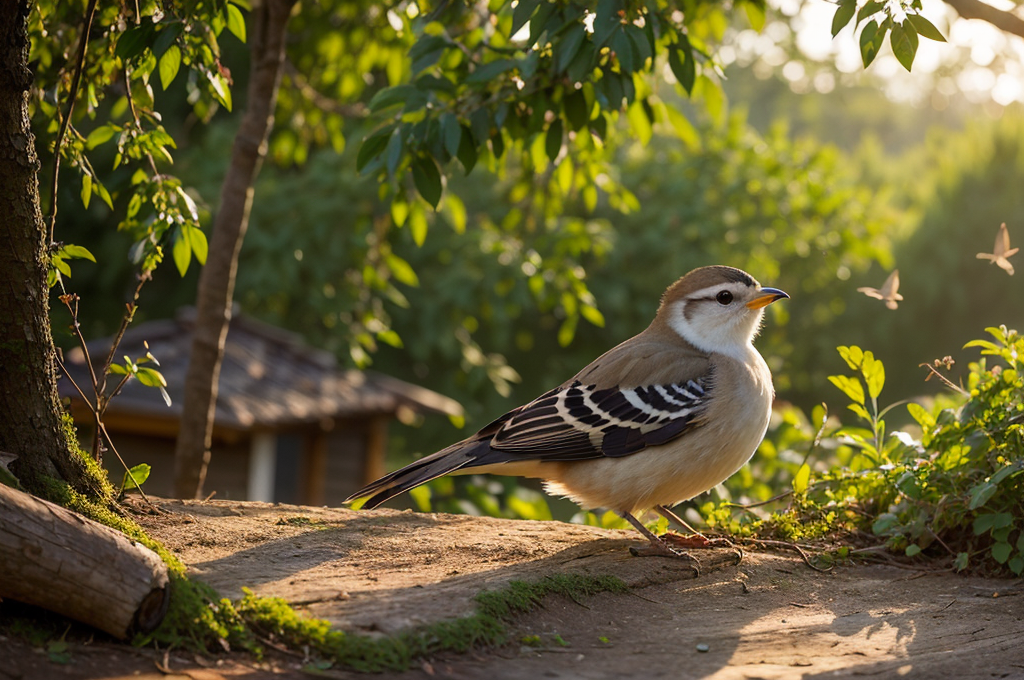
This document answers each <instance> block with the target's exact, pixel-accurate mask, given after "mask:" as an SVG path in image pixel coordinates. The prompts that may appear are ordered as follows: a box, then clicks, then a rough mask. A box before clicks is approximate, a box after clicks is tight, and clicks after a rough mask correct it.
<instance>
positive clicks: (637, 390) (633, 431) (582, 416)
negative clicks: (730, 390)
mask: <svg viewBox="0 0 1024 680" xmlns="http://www.w3.org/2000/svg"><path fill="white" fill-rule="evenodd" d="M709 392H710V381H709V380H707V379H706V378H702V379H699V380H689V381H686V382H680V383H669V384H665V385H649V386H645V387H633V388H629V389H622V388H620V387H610V388H606V389H597V388H596V386H595V385H583V384H582V383H581V382H579V381H575V382H573V383H571V384H569V385H565V386H563V387H561V388H559V389H556V390H552V391H550V392H548V393H546V394H544V395H542V396H541V397H539V398H537V399H535V400H534V401H532V402H531V403H529V404H527V405H526V406H523V407H522V408H520V409H518V410H517V411H516V412H514V413H513V414H512V417H511V418H509V419H508V420H507V421H505V423H504V424H503V425H502V426H501V428H500V429H499V430H498V431H497V432H496V433H495V435H494V437H493V439H491V448H492V449H494V450H495V451H496V452H503V453H507V454H513V455H514V456H522V458H523V459H531V460H544V461H574V460H586V459H589V458H602V457H609V458H618V457H621V456H628V455H629V454H631V453H636V452H637V451H641V450H643V449H644V448H646V447H648V446H656V445H658V444H664V443H665V442H668V441H671V440H672V439H675V438H676V437H679V436H680V435H682V434H683V433H684V432H686V431H687V430H689V429H691V428H693V427H695V426H696V425H697V424H698V423H699V419H700V415H701V413H702V412H703V411H704V409H705V408H706V406H707V401H708V396H709Z"/></svg>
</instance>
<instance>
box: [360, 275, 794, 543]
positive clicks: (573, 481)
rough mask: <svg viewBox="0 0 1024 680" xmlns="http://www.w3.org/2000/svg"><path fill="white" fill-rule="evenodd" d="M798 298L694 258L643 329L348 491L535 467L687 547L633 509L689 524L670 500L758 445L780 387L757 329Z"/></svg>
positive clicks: (378, 496) (539, 474) (382, 493)
mask: <svg viewBox="0 0 1024 680" xmlns="http://www.w3.org/2000/svg"><path fill="white" fill-rule="evenodd" d="M788 297H789V295H787V294H786V293H784V292H783V291H781V290H778V289H776V288H764V287H762V286H761V285H760V284H759V283H758V282H757V281H755V280H754V279H753V278H752V277H751V276H750V275H749V274H747V273H746V272H743V271H741V270H739V269H734V268H732V267H724V266H711V267H702V268H700V269H695V270H693V271H691V272H690V273H688V274H687V275H686V276H684V277H682V278H681V279H679V280H678V281H676V282H675V283H674V284H672V285H671V286H669V288H668V290H666V291H665V293H664V294H663V295H662V298H661V304H660V306H659V307H658V311H657V314H656V316H655V317H654V320H653V321H652V322H651V324H650V326H648V327H647V329H646V330H644V331H643V332H641V333H640V334H638V335H636V336H634V337H633V338H630V339H629V340H626V341H625V342H623V343H622V344H620V345H618V346H617V347H614V348H613V349H611V350H609V351H607V352H605V353H604V354H603V355H601V356H600V357H598V358H597V359H596V360H594V361H593V362H592V363H591V364H590V365H588V366H587V367H586V368H584V369H583V370H581V371H580V372H579V373H577V374H576V375H575V376H573V377H572V378H570V379H569V380H567V381H565V382H564V383H562V384H561V385H559V386H558V387H556V388H554V389H552V390H550V391H548V392H545V393H544V394H542V395H540V396H539V397H537V398H536V399H534V400H533V401H531V402H529V403H528V404H525V405H523V406H520V407H518V408H515V409H513V410H511V411H509V412H508V413H506V414H505V415H503V416H501V417H500V418H498V419H497V420H495V421H494V422H492V423H491V424H489V425H487V426H486V427H484V428H483V429H482V430H480V431H479V432H477V433H476V434H474V435H472V436H471V437H468V438H466V439H464V440H462V441H460V442H457V443H455V444H452V445H451V446H449V447H447V448H445V449H443V450H441V451H438V452H437V453H434V454H432V455H429V456H426V457H424V458H421V459H420V460H418V461H416V462H414V463H412V464H410V465H407V466H406V467H404V468H402V469H400V470H397V471H395V472H392V473H390V474H388V475H385V476H384V477H381V478H380V479H378V480H377V481H375V482H373V483H371V484H369V485H368V486H366V487H365V488H363V489H360V490H359V491H357V492H356V493H354V494H352V496H351V497H349V498H348V499H347V501H352V500H354V499H356V498H362V497H365V496H369V497H370V498H369V500H367V501H366V503H365V504H364V505H363V507H364V508H373V507H376V506H378V505H380V504H381V503H383V502H384V501H386V500H388V499H389V498H392V497H394V496H397V495H398V494H400V493H402V492H404V491H407V490H409V489H411V488H413V487H415V486H418V485H420V484H423V483H425V482H428V481H430V480H432V479H435V478H437V477H440V476H442V475H446V474H477V473H491V474H499V475H519V476H523V477H535V478H540V479H543V480H545V490H546V491H548V492H549V493H551V494H555V495H561V496H565V497H568V498H570V499H572V500H574V501H575V502H577V503H579V504H580V505H581V506H583V507H584V508H587V509H590V508H608V509H611V510H614V511H615V512H617V513H618V514H619V515H620V516H622V517H623V518H624V519H625V520H626V521H628V522H629V523H630V524H631V525H632V526H633V527H634V528H636V530H637V531H639V532H640V533H641V534H643V535H644V537H645V538H647V540H648V541H649V542H650V546H649V547H648V548H646V549H645V550H644V551H643V552H644V553H645V554H659V555H674V556H684V557H688V556H687V555H686V554H685V553H679V552H676V551H675V550H673V549H672V548H671V547H670V546H669V545H668V543H667V542H665V541H664V540H662V539H661V538H659V537H657V536H655V535H654V534H653V533H651V532H650V531H649V530H648V529H647V528H646V527H644V525H643V524H641V523H640V521H639V520H637V519H636V514H637V513H638V512H640V511H644V510H648V509H654V510H655V511H656V512H658V513H659V514H661V515H662V516H663V517H665V518H666V519H668V520H669V521H670V522H673V523H674V524H676V525H678V526H681V527H683V528H687V529H688V528H689V527H688V525H687V524H686V523H685V522H684V521H683V520H682V519H680V518H679V517H678V516H676V515H675V514H674V513H673V512H672V511H671V510H669V508H670V507H671V506H672V505H675V504H677V503H680V502H682V501H685V500H688V499H690V498H693V497H694V496H696V495H698V494H700V493H703V492H705V491H707V490H708V489H710V488H712V487H714V486H715V485H717V484H719V483H721V482H722V481H724V480H725V479H726V478H728V477H729V476H730V475H732V474H733V473H734V472H736V471H737V470H738V469H739V468H740V467H742V466H743V464H744V463H746V462H747V461H748V460H749V459H750V457H751V456H752V455H753V454H754V451H755V450H756V449H757V447H758V445H759V444H760V443H761V440H762V439H763V438H764V435H765V432H766V431H767V428H768V420H769V416H770V415H771V407H772V400H773V398H774V394H775V390H774V388H773V386H772V376H771V372H770V371H769V370H768V366H767V364H765V362H764V359H763V358H762V357H761V355H760V354H759V353H758V352H757V350H756V349H754V345H753V340H754V337H755V336H756V335H757V332H758V330H759V328H760V325H761V320H762V316H763V314H764V308H765V307H766V306H768V305H769V304H771V303H772V302H775V301H776V300H779V299H782V298H788ZM690 559H692V558H690ZM694 561H695V560H694Z"/></svg>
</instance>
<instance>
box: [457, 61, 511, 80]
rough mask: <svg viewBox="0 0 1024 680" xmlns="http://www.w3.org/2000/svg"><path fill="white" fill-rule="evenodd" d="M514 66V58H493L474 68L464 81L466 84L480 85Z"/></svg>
mask: <svg viewBox="0 0 1024 680" xmlns="http://www.w3.org/2000/svg"><path fill="white" fill-rule="evenodd" d="M515 67H516V61H515V60H514V59H495V60H494V61H490V62H487V63H486V64H481V65H479V66H477V67H476V70H475V71H473V72H472V73H470V74H469V76H467V78H466V81H465V82H466V84H468V85H482V84H483V83H487V82H490V81H491V80H494V79H495V78H496V77H498V76H500V75H501V74H502V73H505V72H506V71H510V70H512V69H513V68H515Z"/></svg>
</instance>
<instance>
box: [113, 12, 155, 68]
mask: <svg viewBox="0 0 1024 680" xmlns="http://www.w3.org/2000/svg"><path fill="white" fill-rule="evenodd" d="M153 31H154V28H153V24H152V23H151V22H148V21H147V22H143V23H142V24H140V25H138V26H132V27H131V28H129V29H128V30H126V31H125V32H124V33H122V34H121V35H120V37H118V39H117V47H115V48H114V54H115V55H116V56H118V57H121V58H122V59H125V60H129V59H133V58H135V57H137V56H138V55H140V54H142V51H143V50H145V49H146V47H148V46H149V44H150V41H151V40H152V37H153Z"/></svg>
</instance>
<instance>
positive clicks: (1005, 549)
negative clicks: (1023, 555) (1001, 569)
mask: <svg viewBox="0 0 1024 680" xmlns="http://www.w3.org/2000/svg"><path fill="white" fill-rule="evenodd" d="M1012 552H1013V547H1012V546H1010V544H1009V543H996V544H995V545H993V546H992V559H994V560H995V561H996V562H998V563H999V564H1006V560H1008V559H1010V553H1012Z"/></svg>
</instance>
